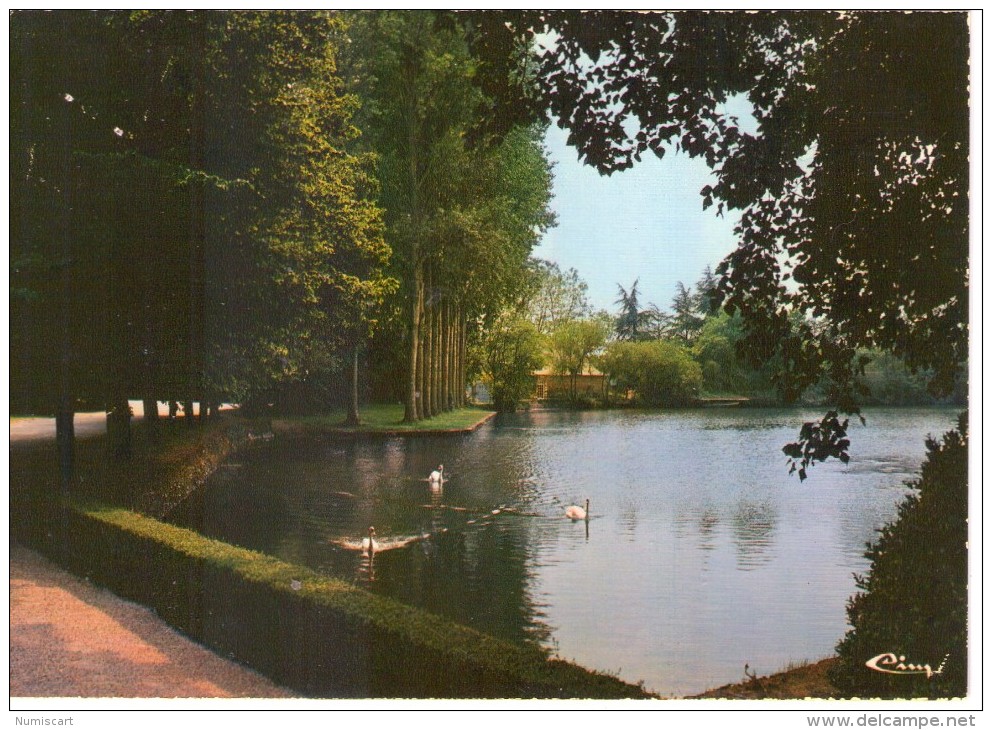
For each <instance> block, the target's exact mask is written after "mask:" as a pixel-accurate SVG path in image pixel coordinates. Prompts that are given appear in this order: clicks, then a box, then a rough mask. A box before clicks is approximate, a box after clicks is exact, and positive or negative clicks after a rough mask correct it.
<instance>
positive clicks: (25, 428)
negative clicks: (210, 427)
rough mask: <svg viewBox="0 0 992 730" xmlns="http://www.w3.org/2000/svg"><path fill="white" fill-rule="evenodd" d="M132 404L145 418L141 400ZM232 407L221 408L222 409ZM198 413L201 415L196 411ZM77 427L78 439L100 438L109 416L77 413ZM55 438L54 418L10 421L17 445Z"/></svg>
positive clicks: (164, 408)
mask: <svg viewBox="0 0 992 730" xmlns="http://www.w3.org/2000/svg"><path fill="white" fill-rule="evenodd" d="M128 402H129V403H130V404H131V412H132V413H133V414H134V417H135V418H144V417H145V409H144V404H143V403H142V402H141V401H140V400H132V401H128ZM231 407H232V406H227V405H225V406H221V408H222V409H227V408H231ZM196 413H199V411H198V410H196ZM158 414H159V415H160V416H168V415H169V406H168V404H166V403H159V404H158ZM73 423H74V424H75V427H76V437H77V438H88V437H91V436H100V435H102V434H105V433H107V414H106V413H104V412H103V411H98V412H96V413H77V414H76V417H75V419H74V421H73ZM54 438H55V419H54V418H12V419H10V440H11V442H17V443H28V442H33V441H45V440H51V439H54Z"/></svg>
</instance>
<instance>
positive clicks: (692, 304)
mask: <svg viewBox="0 0 992 730" xmlns="http://www.w3.org/2000/svg"><path fill="white" fill-rule="evenodd" d="M699 307H700V304H699V296H698V294H693V293H692V291H691V290H690V289H687V288H686V287H685V284H683V283H682V282H681V281H680V282H678V286H677V290H676V292H675V297H674V298H673V299H672V315H671V316H670V317H669V318H668V327H667V331H668V333H669V334H670V335H671V336H672V337H676V338H678V339H680V340H682V342H683V343H684V344H685V345H686V346H689V345H691V344H692V342H693V341H694V340H695V339H696V336H697V335H698V334H699V330H700V329H701V328H702V326H703V316H702V315H701V314H700V313H699Z"/></svg>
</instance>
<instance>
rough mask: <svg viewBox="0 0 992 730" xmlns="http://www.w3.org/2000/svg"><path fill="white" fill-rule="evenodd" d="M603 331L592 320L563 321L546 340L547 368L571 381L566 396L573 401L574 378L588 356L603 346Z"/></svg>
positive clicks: (597, 323)
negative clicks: (548, 354) (567, 377)
mask: <svg viewBox="0 0 992 730" xmlns="http://www.w3.org/2000/svg"><path fill="white" fill-rule="evenodd" d="M606 337H607V330H606V329H605V328H604V326H603V324H602V323H601V322H599V321H597V320H594V319H586V320H576V321H573V322H566V323H565V324H563V325H561V326H560V327H559V328H558V329H557V330H555V331H554V332H553V333H552V334H551V336H550V337H549V338H548V349H549V352H550V357H551V365H552V368H553V369H554V371H555V372H558V373H562V374H565V375H568V376H569V377H570V379H571V383H570V397H571V399H572V400H573V401H574V400H575V398H576V391H575V384H576V379H577V378H578V376H579V375H580V374H581V373H582V370H583V368H585V366H586V364H587V363H588V361H589V358H590V356H591V355H592V354H593V353H595V352H596V351H597V350H599V349H600V348H601V347H603V345H604V344H605V343H606Z"/></svg>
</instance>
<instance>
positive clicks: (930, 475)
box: [831, 416, 968, 698]
mask: <svg viewBox="0 0 992 730" xmlns="http://www.w3.org/2000/svg"><path fill="white" fill-rule="evenodd" d="M927 450H928V454H927V459H926V461H925V462H924V464H923V471H922V475H921V477H920V479H918V480H916V481H914V482H912V483H911V484H910V486H912V487H914V489H915V490H916V491H915V492H914V493H912V494H910V495H909V496H908V497H907V498H906V500H905V501H904V502H903V503H902V504H901V505H900V507H899V515H898V519H897V520H896V522H895V523H893V524H891V525H888V526H886V527H885V528H883V529H882V530H881V534H880V536H879V538H878V540H877V541H876V542H875V543H874V544H871V543H869V545H868V551H867V552H866V553H865V555H866V557H868V558H869V559H870V560H871V567H870V570H869V572H868V575H867V576H865V577H857V586H858V588H859V590H860V591H861V592H859V593H857V594H855V595H854V596H853V597H852V598H851V600H850V601H849V602H848V609H847V610H848V619H849V621H850V624H851V626H852V628H851V629H850V630H849V631H848V633H847V635H846V636H845V637H844V639H843V640H842V641H841V642H840V644H839V645H838V647H837V651H838V654H839V658H840V661H839V662H838V664H837V665H836V666H835V668H834V669H833V671H832V672H831V681H833V683H834V685H835V686H836V687H837V688H838V689H839V690H841V691H842V692H843V693H844V695H845V696H852V697H855V696H856V697H872V698H874V697H884V698H896V697H902V698H905V697H929V698H940V697H963V696H964V695H965V694H966V692H967V613H968V553H967V541H968V439H967V426H966V418H965V416H962V417H961V419H960V423H959V427H958V430H956V431H951V432H950V433H947V434H945V435H944V438H943V441H942V443H938V442H937V441H936V440H934V439H929V440H928V441H927ZM889 652H891V653H892V654H894V655H896V658H897V661H903V662H904V663H907V664H916V665H927V664H928V665H930V668H931V669H932V670H934V671H937V670H938V669H939V670H940V673H939V674H934V675H933V676H931V677H929V678H928V677H927V676H926V675H925V674H888V673H883V672H879V671H873V670H872V669H870V668H868V667H867V666H866V662H868V661H869V660H871V659H872V658H873V657H877V656H879V655H880V654H884V653H889ZM899 657H905V659H904V660H899ZM945 658H946V661H945ZM882 666H883V668H884V666H885V665H884V664H883V665H882Z"/></svg>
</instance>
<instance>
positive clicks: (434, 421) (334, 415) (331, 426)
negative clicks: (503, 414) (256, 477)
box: [273, 403, 493, 433]
mask: <svg viewBox="0 0 992 730" xmlns="http://www.w3.org/2000/svg"><path fill="white" fill-rule="evenodd" d="M403 412H404V411H403V406H402V405H400V404H383V403H377V404H370V405H366V406H363V407H362V408H361V409H360V410H359V417H360V419H361V424H360V425H359V426H346V425H345V415H346V414H345V412H344V411H332V412H331V413H328V414H321V415H318V416H300V417H297V418H278V419H274V420H273V428H274V429H277V430H280V429H293V428H294V427H298V428H303V429H307V430H309V429H314V430H320V431H325V430H333V431H341V432H347V433H418V432H431V431H465V430H469V429H471V428H474V427H475V426H477V425H479V424H480V423H481V422H483V421H485V420H486V419H488V418H489V417H491V416H492V413H493V412H492V411H490V410H486V409H483V408H476V407H471V406H470V407H465V408H457V409H455V410H453V411H449V412H447V413H441V414H439V415H437V416H435V417H434V418H427V419H424V420H422V421H418V422H416V423H404V421H403Z"/></svg>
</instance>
